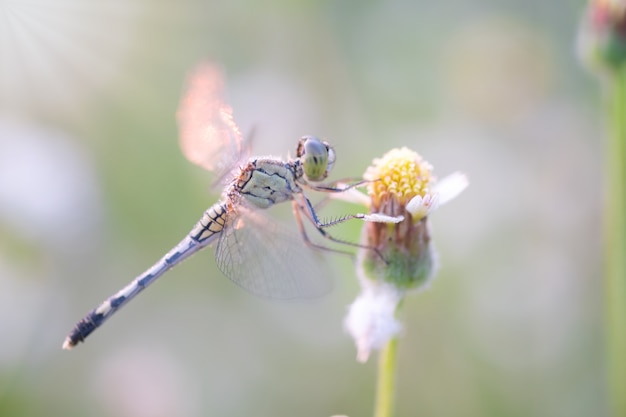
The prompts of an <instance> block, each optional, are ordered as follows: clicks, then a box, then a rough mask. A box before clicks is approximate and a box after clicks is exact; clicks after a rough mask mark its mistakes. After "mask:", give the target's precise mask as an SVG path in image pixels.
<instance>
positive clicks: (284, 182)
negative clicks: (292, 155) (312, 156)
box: [227, 158, 302, 208]
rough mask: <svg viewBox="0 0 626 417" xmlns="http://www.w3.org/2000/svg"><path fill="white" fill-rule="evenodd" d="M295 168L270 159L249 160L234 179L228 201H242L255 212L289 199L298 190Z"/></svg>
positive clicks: (297, 171)
mask: <svg viewBox="0 0 626 417" xmlns="http://www.w3.org/2000/svg"><path fill="white" fill-rule="evenodd" d="M297 165H298V164H295V163H293V162H284V161H280V160H276V159H272V158H256V159H251V160H250V161H249V162H248V164H247V165H245V166H244V167H243V168H242V169H241V171H240V172H239V175H238V176H237V177H236V178H235V180H234V181H233V183H232V184H231V186H230V190H228V193H227V195H228V197H229V198H230V199H235V200H240V199H242V198H243V199H244V200H246V201H247V202H249V203H251V204H252V205H254V206H256V207H259V208H268V207H270V206H272V205H274V204H276V203H281V202H283V201H289V200H292V199H293V194H294V193H301V192H302V189H301V188H300V186H299V185H298V183H297V181H298V180H299V179H300V178H301V177H302V172H301V169H300V167H299V166H297Z"/></svg>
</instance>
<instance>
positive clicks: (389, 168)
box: [364, 147, 434, 206]
mask: <svg viewBox="0 0 626 417" xmlns="http://www.w3.org/2000/svg"><path fill="white" fill-rule="evenodd" d="M431 170H432V166H431V165H430V164H429V163H428V162H426V161H424V160H423V159H422V157H421V156H420V155H419V154H418V153H417V152H414V151H412V150H410V149H408V148H406V147H403V148H400V149H398V148H396V149H392V150H390V151H389V152H387V153H386V154H385V155H383V157H382V158H376V159H374V161H373V163H372V166H370V167H369V168H368V169H367V171H365V175H364V178H365V179H366V180H368V181H371V182H370V183H369V184H368V186H367V192H368V194H369V196H370V198H371V199H372V203H373V205H374V206H378V205H379V204H380V202H381V201H386V200H388V199H389V198H390V197H391V198H393V199H394V200H396V201H397V202H398V203H400V205H402V206H404V205H406V203H408V202H409V200H411V199H412V198H413V197H415V196H416V195H420V196H422V197H423V196H424V195H425V194H426V193H428V192H429V191H430V185H431V182H432V181H433V180H434V178H433V177H432V176H431Z"/></svg>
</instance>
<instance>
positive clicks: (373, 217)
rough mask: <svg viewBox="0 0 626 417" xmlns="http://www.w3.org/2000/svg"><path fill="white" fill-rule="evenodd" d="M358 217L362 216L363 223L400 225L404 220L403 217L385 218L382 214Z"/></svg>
mask: <svg viewBox="0 0 626 417" xmlns="http://www.w3.org/2000/svg"><path fill="white" fill-rule="evenodd" d="M359 216H363V217H362V219H363V220H365V221H368V222H376V223H400V222H401V221H402V220H404V216H387V215H386V214H382V213H371V214H359Z"/></svg>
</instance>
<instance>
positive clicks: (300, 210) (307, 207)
mask: <svg viewBox="0 0 626 417" xmlns="http://www.w3.org/2000/svg"><path fill="white" fill-rule="evenodd" d="M300 197H301V199H302V201H299V200H298V197H297V196H296V198H295V199H294V201H293V207H294V215H295V216H296V221H297V222H298V227H299V228H300V232H301V233H302V236H303V238H304V240H305V242H307V244H308V245H311V246H314V247H318V249H326V250H331V251H337V250H335V249H332V248H327V247H324V246H321V245H317V244H315V243H313V242H311V240H310V239H309V238H308V236H307V234H306V230H305V229H304V225H303V223H302V217H301V214H304V215H305V216H306V218H307V219H308V220H309V221H310V222H311V224H313V226H314V227H315V229H316V230H317V231H318V232H319V233H320V234H321V235H322V237H323V238H324V239H328V240H329V241H331V242H334V243H337V244H340V245H347V246H352V247H355V248H361V249H367V250H373V251H374V252H376V254H377V255H378V256H380V257H381V259H383V260H385V259H384V258H383V256H382V254H381V253H380V251H379V250H378V249H377V248H374V247H371V246H367V245H361V244H359V243H354V242H350V241H347V240H343V239H339V238H336V237H334V236H333V235H331V234H330V233H328V232H327V231H326V230H325V228H326V227H330V226H334V225H337V224H340V223H343V222H345V221H348V220H351V219H366V216H367V215H365V214H350V215H346V216H343V217H341V218H339V219H336V220H332V221H330V222H321V221H320V219H319V217H318V216H317V213H316V212H315V209H314V208H313V204H311V201H310V200H309V199H308V198H307V197H306V196H305V195H304V194H302V195H300ZM338 252H343V253H346V252H344V251H338Z"/></svg>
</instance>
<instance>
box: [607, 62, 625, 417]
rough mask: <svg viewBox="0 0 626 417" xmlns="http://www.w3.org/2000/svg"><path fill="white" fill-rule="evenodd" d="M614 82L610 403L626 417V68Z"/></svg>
mask: <svg viewBox="0 0 626 417" xmlns="http://www.w3.org/2000/svg"><path fill="white" fill-rule="evenodd" d="M611 81H612V84H611V85H610V86H609V105H610V107H611V108H610V117H611V120H610V127H611V129H610V138H609V143H608V159H607V165H608V166H607V168H608V169H607V175H608V178H607V180H608V187H607V190H608V195H607V213H606V214H607V220H606V254H607V259H606V262H607V264H606V282H605V299H606V337H607V349H608V363H607V372H608V376H609V392H610V404H611V409H612V415H613V416H615V417H617V416H626V68H623V67H622V68H620V69H619V70H618V71H616V72H615V74H614V78H613V79H612V80H611Z"/></svg>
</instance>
